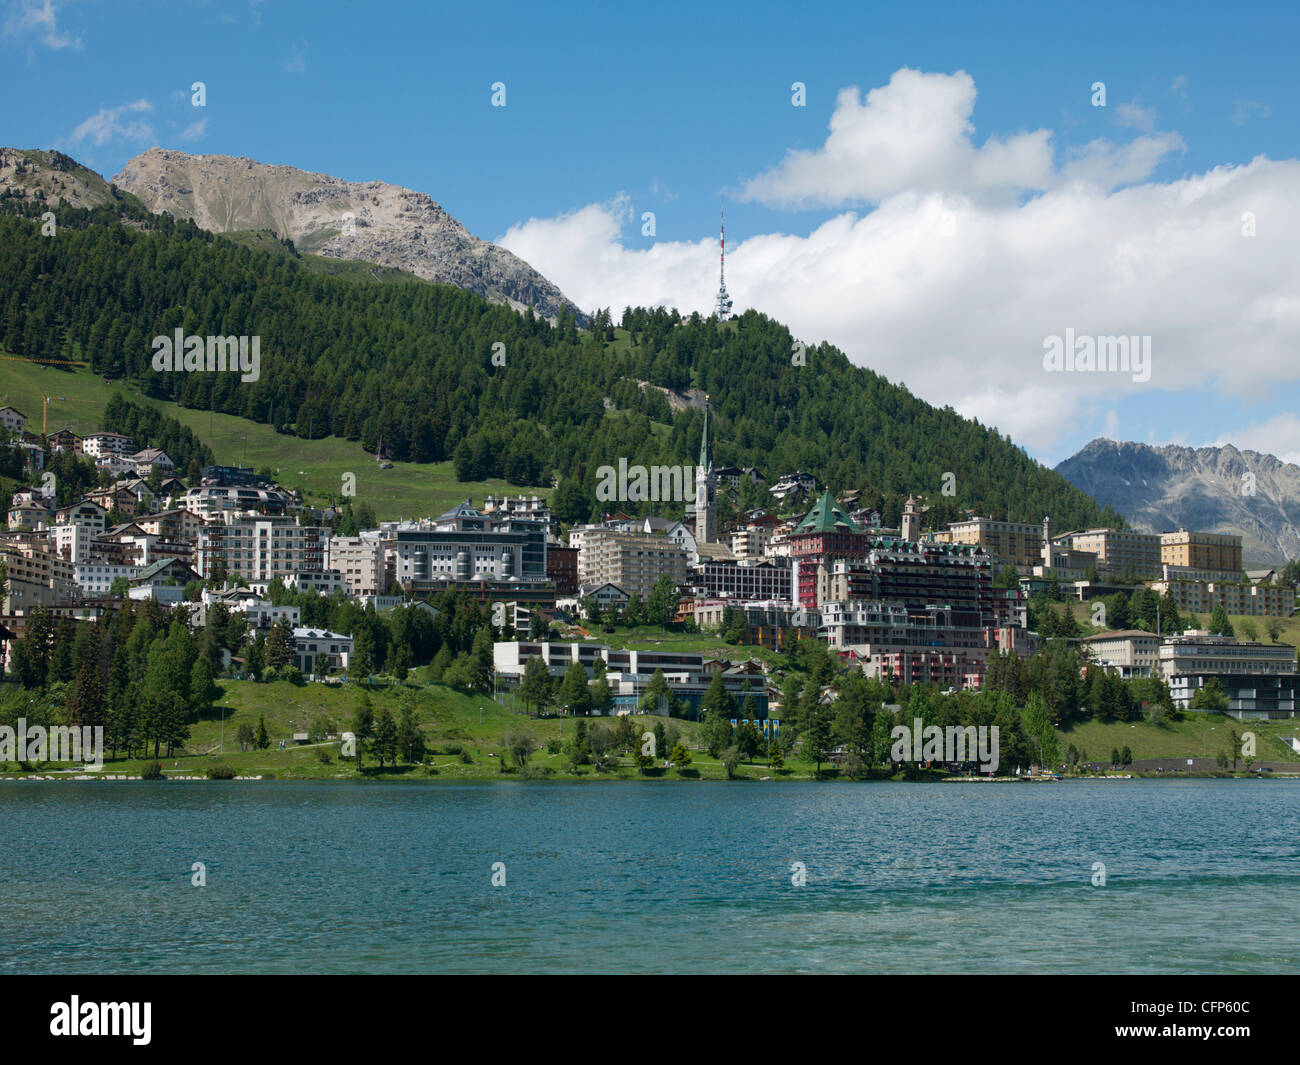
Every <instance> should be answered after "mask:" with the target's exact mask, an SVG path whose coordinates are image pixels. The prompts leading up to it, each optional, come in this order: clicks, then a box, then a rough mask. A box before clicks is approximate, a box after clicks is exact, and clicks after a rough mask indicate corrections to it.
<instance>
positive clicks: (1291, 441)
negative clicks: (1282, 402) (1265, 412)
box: [1212, 411, 1300, 466]
mask: <svg viewBox="0 0 1300 1065" xmlns="http://www.w3.org/2000/svg"><path fill="white" fill-rule="evenodd" d="M1212 443H1213V446H1214V447H1223V446H1224V445H1225V444H1233V445H1234V446H1235V447H1237V448H1239V449H1241V450H1243V451H1258V452H1260V453H1262V454H1265V455H1276V456H1277V457H1278V458H1280V459H1281V460H1282V461H1283V462H1291V463H1294V464H1296V465H1297V466H1300V417H1298V416H1296V415H1295V414H1292V413H1291V412H1290V411H1287V412H1286V413H1283V414H1278V415H1275V416H1274V417H1272V418H1269V419H1267V420H1266V421H1263V422H1257V423H1255V424H1252V425H1247V426H1245V427H1244V428H1241V429H1237V430H1236V431H1234V432H1231V433H1228V434H1227V435H1226V436H1220V437H1219V438H1218V439H1216V440H1214V441H1213V442H1212Z"/></svg>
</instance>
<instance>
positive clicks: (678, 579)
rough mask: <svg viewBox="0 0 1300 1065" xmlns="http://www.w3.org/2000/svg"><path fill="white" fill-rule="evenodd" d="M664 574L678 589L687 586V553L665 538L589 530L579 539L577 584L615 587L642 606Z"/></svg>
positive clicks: (606, 530) (607, 530)
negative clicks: (679, 586)
mask: <svg viewBox="0 0 1300 1065" xmlns="http://www.w3.org/2000/svg"><path fill="white" fill-rule="evenodd" d="M664 573H666V574H668V576H670V577H671V578H672V579H673V581H674V582H675V583H677V584H679V585H680V584H684V583H686V574H687V552H686V549H685V548H684V547H679V546H677V545H676V544H674V543H673V542H672V541H671V540H669V539H668V538H667V537H666V536H652V535H645V534H641V533H617V532H613V531H611V530H609V529H591V530H587V531H586V533H585V535H584V536H583V538H582V547H581V549H580V550H579V552H578V582H579V583H580V584H606V583H609V584H616V585H618V586H619V587H620V588H622V589H623V590H624V591H625V592H627V593H628V595H635V596H638V597H640V599H641V601H642V602H645V600H646V599H648V598H649V597H650V592H651V591H652V590H653V589H654V586H655V582H656V581H658V580H659V577H660V575H661V574H664Z"/></svg>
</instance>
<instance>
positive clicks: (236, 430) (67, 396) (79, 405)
mask: <svg viewBox="0 0 1300 1065" xmlns="http://www.w3.org/2000/svg"><path fill="white" fill-rule="evenodd" d="M4 354H8V353H7V352H6V353H4ZM115 392H122V393H123V394H124V395H126V396H127V398H128V399H130V400H131V401H132V402H135V403H144V404H148V405H149V406H152V407H157V408H158V409H160V410H162V411H164V412H166V413H167V414H169V415H171V416H172V417H174V418H176V419H177V420H178V421H179V422H180V423H181V424H182V425H185V426H188V427H189V428H190V429H192V430H193V431H194V432H195V433H196V434H197V435H198V436H199V438H200V439H201V440H203V442H204V443H206V444H209V445H210V446H211V447H212V450H213V452H214V453H215V454H216V456H217V461H218V462H219V463H222V464H223V465H233V466H253V467H255V468H258V469H260V468H262V467H269V468H270V469H272V470H274V471H276V476H277V479H278V480H279V481H280V483H281V484H283V485H284V486H285V487H286V488H298V489H301V490H302V491H303V493H304V494H305V496H306V497H307V498H308V499H309V501H313V502H316V503H324V502H325V501H327V500H328V499H329V498H330V497H331V495H332V496H333V497H334V498H336V499H337V498H338V494H339V489H340V485H341V483H342V481H341V479H342V476H343V474H345V473H352V474H355V475H356V490H357V496H356V498H357V501H358V502H367V503H369V504H370V505H371V506H373V507H374V508H375V513H376V515H378V517H379V518H380V519H381V520H385V519H393V518H401V517H423V516H427V515H431V514H432V515H437V514H441V513H444V512H445V511H447V510H448V509H449V508H451V507H452V506H454V505H455V504H456V503H459V502H461V501H462V500H464V499H465V498H466V497H469V498H471V499H473V500H474V502H475V503H476V504H478V503H482V501H483V496H484V495H487V494H489V493H495V494H498V495H499V494H502V493H510V494H512V495H519V494H521V493H522V494H525V495H541V496H545V497H547V498H549V497H550V495H551V493H552V489H551V488H550V487H549V486H545V487H543V486H539V487H536V488H520V487H518V486H516V485H511V484H508V483H506V482H505V481H501V480H487V481H474V482H466V483H461V482H459V481H457V480H456V475H455V471H454V470H453V469H452V464H451V463H450V462H441V463H430V464H424V465H421V464H417V463H413V462H398V463H394V464H393V467H392V469H388V470H382V469H380V468H379V466H378V464H377V463H376V462H375V459H374V456H372V455H369V454H367V453H366V452H365V451H363V450H362V449H361V445H360V444H356V443H352V442H350V441H347V440H342V439H339V438H338V437H328V438H326V439H323V440H302V439H300V438H298V437H295V436H288V435H285V434H281V433H277V432H275V431H274V430H273V429H272V428H271V427H270V426H268V425H262V424H259V423H256V422H251V421H248V420H246V419H244V418H237V417H235V416H234V415H230V414H211V413H205V412H203V411H195V410H189V409H187V408H185V407H181V406H178V405H177V404H175V403H166V402H160V401H158V400H154V399H150V398H148V397H147V396H145V395H144V394H143V393H141V392H140V391H139V390H138V389H137V388H135V387H134V386H133V385H131V384H129V383H125V382H118V381H114V382H106V381H104V380H103V379H102V378H100V377H97V376H96V375H95V374H92V373H90V372H89V371H86V370H81V371H77V372H69V371H67V370H61V369H56V368H54V367H50V366H41V365H39V364H35V363H28V362H14V361H9V360H5V359H0V405H5V404H8V405H11V406H14V407H17V408H18V409H19V410H21V411H22V412H23V413H24V414H26V415H27V418H28V427H29V428H30V429H32V430H33V431H35V432H40V428H41V421H40V419H41V404H42V402H43V400H42V398H41V396H42V393H44V394H46V395H49V396H50V397H51V402H50V408H49V417H48V423H47V424H48V428H49V431H50V432H54V431H55V430H56V429H62V428H65V427H66V428H69V429H72V430H73V431H74V432H77V433H83V434H84V433H86V432H91V431H94V430H97V429H99V428H101V422H100V417H101V414H102V412H103V408H104V405H105V404H106V403H107V402H108V400H109V399H110V398H111V397H112V395H113V394H114V393H115Z"/></svg>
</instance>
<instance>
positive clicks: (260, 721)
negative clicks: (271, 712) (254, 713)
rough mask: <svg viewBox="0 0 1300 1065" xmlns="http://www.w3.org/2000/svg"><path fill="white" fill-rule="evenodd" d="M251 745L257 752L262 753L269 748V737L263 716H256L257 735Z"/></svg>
mask: <svg viewBox="0 0 1300 1065" xmlns="http://www.w3.org/2000/svg"><path fill="white" fill-rule="evenodd" d="M253 745H254V746H255V747H257V749H258V750H259V751H264V750H266V749H267V748H268V747H270V746H271V735H270V733H268V732H267V731H266V717H265V715H261V714H259V715H258V718H257V733H256V734H255V736H254V738H253Z"/></svg>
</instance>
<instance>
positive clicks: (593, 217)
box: [0, 0, 1300, 462]
mask: <svg viewBox="0 0 1300 1065" xmlns="http://www.w3.org/2000/svg"><path fill="white" fill-rule="evenodd" d="M1070 7H1071V8H1072V9H1073V10H1068V11H1067V10H1060V9H1058V8H1059V6H1058V5H1047V4H1010V3H1004V4H997V3H981V4H978V5H972V4H968V3H961V4H958V3H949V4H940V3H935V4H898V5H864V4H862V3H860V2H857V3H852V4H819V5H815V7H814V8H813V9H811V10H808V11H803V10H800V8H799V6H798V5H791V4H744V5H739V4H732V5H725V4H713V5H701V4H675V3H668V4H661V5H635V6H633V5H627V6H623V5H612V6H598V5H594V4H593V5H586V4H581V5H580V4H556V5H535V4H513V3H493V4H479V5H459V4H458V5H431V4H425V3H383V2H376V3H372V4H368V5H356V4H353V3H348V4H342V3H329V2H315V3H296V2H295V3H289V2H277V0H262V2H255V3H250V2H248V0H241V2H235V0H232V2H220V0H213V2H208V3H199V2H183V0H174V2H164V0H159V2H132V0H122V2H114V3H106V2H96V0H85V2H77V0H68V2H62V0H40V2H28V0H17V2H12V0H11V2H9V3H7V4H5V5H4V7H3V32H2V33H0V49H2V54H0V58H2V60H3V67H2V68H0V91H3V93H4V98H5V99H6V100H7V101H10V102H11V105H10V106H7V107H6V109H5V111H6V114H5V118H4V120H3V135H2V136H0V142H3V143H4V144H7V145H13V146H18V147H51V146H57V147H62V148H63V149H64V150H65V151H68V152H69V153H70V154H72V155H73V156H75V157H76V158H78V159H79V160H81V161H82V162H84V163H86V164H87V165H89V166H91V167H92V168H94V169H96V170H98V171H100V172H101V173H103V174H105V175H106V176H109V177H111V176H112V175H113V174H115V173H117V171H118V170H119V169H120V168H121V166H122V165H123V164H124V163H125V162H126V160H128V159H129V158H131V157H132V156H134V155H136V154H138V153H139V152H141V151H143V150H144V149H146V148H148V147H151V146H153V145H155V144H157V145H161V146H163V147H168V148H175V149H180V150H185V151H191V152H198V153H220V154H229V155H246V156H250V157H252V158H255V159H258V160H260V161H263V162H269V163H284V164H290V165H294V166H298V167H301V168H304V169H309V170H319V171H323V172H327V173H330V174H333V175H336V176H338V177H342V178H345V179H349V180H357V181H363V180H371V179H382V180H385V181H390V182H394V183H397V184H401V185H406V186H408V187H411V188H415V189H419V190H421V191H425V192H428V193H429V194H430V195H431V196H433V198H434V199H435V200H437V201H438V202H440V203H441V204H442V205H443V206H444V207H445V208H446V209H447V210H448V211H450V212H451V213H452V214H453V215H454V216H455V217H457V218H459V219H460V220H461V221H462V222H464V223H465V225H466V226H467V227H468V228H469V229H470V230H471V231H472V232H474V233H476V234H478V235H480V236H482V237H485V238H487V239H494V240H502V241H503V242H504V243H506V245H507V246H509V247H511V248H512V249H513V250H515V251H517V252H518V253H519V254H522V255H524V257H525V258H528V259H529V261H531V262H533V264H534V265H535V266H537V267H538V268H539V269H541V270H542V271H543V272H544V273H546V274H548V276H551V277H552V279H553V280H555V281H556V282H557V283H558V284H560V285H561V287H562V288H564V289H565V291H566V292H567V293H568V294H569V295H570V296H571V297H573V298H574V299H575V300H577V302H579V303H580V304H581V305H583V306H584V307H587V308H591V307H594V306H598V305H606V304H608V305H612V306H613V307H615V309H616V310H618V309H621V307H622V306H623V305H624V304H625V303H627V302H646V301H657V300H659V299H663V300H666V301H669V302H672V303H675V304H677V305H679V306H682V307H683V308H684V309H701V310H707V308H708V306H709V303H710V301H711V296H712V290H713V288H715V287H716V281H715V275H716V248H713V247H710V244H709V242H710V241H713V240H715V238H716V218H717V205H718V197H719V196H720V195H721V194H724V193H725V194H726V195H727V197H728V200H729V203H728V239H729V248H730V249H731V250H732V255H731V256H730V257H729V271H728V275H729V282H730V288H731V289H732V294H733V297H734V298H735V300H736V304H737V307H738V309H743V308H745V307H750V306H753V307H757V308H758V309H760V310H764V311H766V312H767V313H770V314H772V315H773V316H774V317H777V318H780V319H781V320H783V321H787V322H789V323H790V324H791V326H792V328H793V329H794V330H795V332H796V335H798V336H800V337H803V338H804V339H807V340H809V341H814V342H815V341H820V340H823V339H826V340H830V341H832V342H834V343H836V344H837V345H838V346H840V347H842V348H843V349H844V350H846V351H847V352H849V354H850V356H851V357H853V358H854V359H855V361H858V362H862V363H865V364H868V365H871V366H873V367H875V368H877V369H879V370H880V371H881V372H883V373H885V374H886V375H887V376H889V377H891V378H892V379H895V380H902V381H903V382H904V383H905V384H907V385H908V386H909V387H910V388H911V389H912V390H913V391H914V392H916V393H917V394H919V395H922V396H924V397H925V398H927V399H929V400H931V401H933V402H936V403H947V404H951V405H953V406H954V407H956V408H957V409H958V410H961V411H962V412H963V413H968V414H971V415H973V416H978V417H980V418H981V420H982V421H985V422H986V423H993V424H997V425H998V426H999V427H1000V428H1002V429H1003V430H1004V431H1007V432H1009V433H1010V434H1011V435H1012V436H1013V438H1014V439H1016V440H1018V441H1020V442H1023V443H1024V444H1025V445H1026V447H1028V449H1029V450H1030V452H1031V453H1032V454H1034V455H1035V456H1037V457H1040V458H1042V459H1044V460H1045V461H1049V462H1055V461H1058V460H1059V459H1061V458H1064V457H1066V456H1067V455H1069V454H1071V453H1072V452H1073V451H1074V450H1076V449H1077V448H1078V447H1080V446H1082V444H1084V443H1086V442H1087V441H1088V440H1089V439H1091V438H1092V437H1094V436H1098V435H1108V436H1113V437H1118V438H1122V439H1134V440H1146V441H1151V442H1155V443H1166V442H1180V443H1188V444H1203V443H1210V442H1215V441H1221V440H1232V441H1234V442H1237V443H1239V444H1241V445H1242V446H1251V447H1256V448H1258V449H1260V450H1272V451H1274V452H1275V453H1280V454H1283V455H1284V456H1286V457H1288V458H1291V459H1293V460H1295V459H1300V422H1298V421H1297V420H1296V419H1295V417H1294V415H1292V414H1291V413H1290V412H1291V411H1294V410H1295V409H1296V407H1297V402H1296V401H1297V399H1300V385H1298V383H1297V374H1298V373H1300V371H1298V370H1297V368H1296V364H1297V363H1300V359H1296V358H1295V354H1296V353H1297V344H1296V341H1297V339H1298V338H1300V312H1298V311H1297V309H1296V305H1295V303H1294V299H1295V293H1296V292H1297V291H1300V288H1298V287H1297V283H1296V282H1297V277H1296V273H1295V269H1296V268H1295V266H1294V264H1291V263H1290V260H1293V259H1294V258H1295V256H1294V255H1293V254H1291V253H1290V250H1289V249H1291V248H1294V247H1295V246H1296V240H1297V238H1300V205H1298V203H1297V198H1298V197H1300V191H1297V190H1298V189H1300V181H1297V173H1296V171H1295V170H1294V169H1292V167H1291V165H1290V164H1291V163H1293V162H1294V159H1295V156H1296V147H1295V146H1296V144H1297V133H1298V132H1300V130H1298V128H1297V125H1298V118H1297V107H1296V100H1297V99H1300V92H1298V91H1297V90H1298V89H1300V85H1298V84H1297V82H1298V81H1300V75H1298V74H1297V69H1298V68H1300V64H1297V63H1296V62H1295V59H1294V48H1295V42H1296V41H1297V40H1300V32H1298V31H1300V14H1297V12H1296V10H1294V9H1290V10H1288V9H1286V8H1285V7H1284V6H1283V5H1280V4H1260V5H1252V4H1249V3H1237V4H1231V5H1227V4H1204V3H1185V4H1180V5H1177V6H1176V7H1171V6H1170V5H1167V4H1163V5H1150V4H1132V3H1114V4H1111V3H1090V4H1086V5H1070ZM196 80H201V81H203V82H204V83H205V85H206V91H207V106H206V107H204V108H201V109H200V108H195V107H192V106H191V105H190V86H191V84H192V83H193V82H194V81H196ZM796 81H799V82H803V83H804V84H805V85H806V106H803V107H795V106H792V102H791V97H792V91H791V86H792V83H794V82H796ZM1098 81H1101V82H1104V83H1105V86H1106V104H1105V106H1104V107H1100V106H1094V105H1093V97H1094V94H1093V90H1092V85H1093V83H1094V82H1098ZM494 82H503V83H504V84H505V86H506V106H505V107H504V108H500V107H496V108H494V107H493V106H492V105H491V94H492V84H493V83H494ZM850 89H854V90H856V91H855V93H854V94H853V95H852V96H851V97H850V96H849V95H848V90H850ZM868 93H873V95H872V96H867V95H866V94H868ZM13 101H21V103H20V104H19V105H18V106H12V102H13ZM833 122H834V123H836V128H837V129H840V130H841V132H840V134H838V140H837V135H836V134H832V133H829V130H830V129H831V125H832V123H833ZM936 131H937V132H936ZM828 137H829V138H830V139H828ZM990 138H993V139H994V141H995V144H994V145H993V146H992V147H990V146H989V144H988V142H989V140H990ZM790 153H796V154H795V155H793V156H792V155H791V154H790ZM797 153H804V154H803V155H802V156H800V155H798V154H797ZM646 211H652V212H654V215H655V233H654V236H653V237H648V236H644V235H643V234H642V222H641V218H642V215H643V213H644V212H646ZM1247 211H1249V213H1250V214H1251V215H1253V216H1255V222H1254V224H1255V225H1256V226H1257V227H1258V229H1257V232H1256V233H1255V235H1254V236H1253V237H1248V236H1246V235H1245V234H1244V233H1243V232H1242V229H1243V228H1244V223H1243V222H1242V221H1241V217H1242V216H1243V215H1244V214H1245V213H1247ZM936 220H937V221H936ZM936 224H937V225H938V227H939V228H938V229H934V228H933V227H934V225H936ZM927 226H929V227H931V228H930V229H927V228H926V227H927ZM932 229H933V232H932V231H931V230H932ZM918 233H921V235H920V236H918ZM1229 238H1231V239H1229ZM1288 297H1290V298H1288ZM1067 327H1069V328H1073V329H1075V331H1076V332H1077V333H1081V334H1082V333H1091V334H1097V335H1101V334H1119V333H1123V334H1126V335H1127V334H1132V335H1139V334H1140V335H1150V336H1151V337H1152V346H1153V350H1154V354H1153V366H1152V373H1151V375H1150V380H1148V381H1145V382H1135V381H1133V380H1132V379H1131V375H1117V374H1109V375H1103V374H1094V375H1091V376H1089V377H1088V378H1087V379H1084V377H1083V376H1081V375H1079V374H1055V375H1051V374H1047V373H1045V371H1044V370H1043V368H1042V365H1041V360H1042V352H1043V344H1044V338H1045V337H1046V336H1047V335H1049V334H1053V333H1062V332H1063V331H1064V330H1065V329H1066V328H1067ZM1288 353H1289V355H1290V357H1289V358H1288V357H1287V356H1288Z"/></svg>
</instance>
